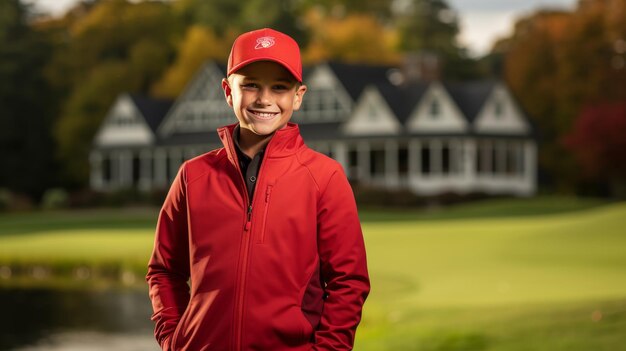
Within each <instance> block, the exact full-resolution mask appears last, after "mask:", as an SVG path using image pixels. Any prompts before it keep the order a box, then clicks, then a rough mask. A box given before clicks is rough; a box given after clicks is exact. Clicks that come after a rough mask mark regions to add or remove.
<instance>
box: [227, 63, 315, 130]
mask: <svg viewBox="0 0 626 351" xmlns="http://www.w3.org/2000/svg"><path fill="white" fill-rule="evenodd" d="M222 88H223V89H224V94H225V95H226V101H227V102H228V105H230V106H231V107H232V108H233V110H234V111H235V115H236V116H237V119H238V120H239V125H240V128H245V129H249V130H250V131H252V132H253V133H255V134H257V135H270V134H272V133H274V132H275V131H276V130H278V129H281V128H282V127H284V126H285V125H286V124H287V122H289V119H290V118H291V115H292V114H293V111H294V110H298V109H299V108H300V105H301V104H302V97H303V96H304V93H305V92H306V86H304V85H299V84H297V81H296V80H295V78H293V76H292V75H291V74H290V73H289V71H287V70H286V69H285V68H284V67H283V66H281V65H280V64H278V63H275V62H271V61H257V62H253V63H251V64H249V65H247V66H245V67H243V68H242V69H240V70H238V71H237V72H235V73H233V74H231V75H230V76H229V77H228V79H224V80H222Z"/></svg>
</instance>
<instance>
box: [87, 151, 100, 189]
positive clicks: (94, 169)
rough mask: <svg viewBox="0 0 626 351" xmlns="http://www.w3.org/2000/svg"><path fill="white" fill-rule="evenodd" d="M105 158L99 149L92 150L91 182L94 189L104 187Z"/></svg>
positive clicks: (90, 162)
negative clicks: (103, 162)
mask: <svg viewBox="0 0 626 351" xmlns="http://www.w3.org/2000/svg"><path fill="white" fill-rule="evenodd" d="M102 161H103V158H102V153H100V152H98V151H92V152H91V153H90V154H89V164H90V172H89V184H90V186H91V188H92V189H94V190H102V189H103V188H104V176H103V174H102V172H103V169H102V168H103V164H102Z"/></svg>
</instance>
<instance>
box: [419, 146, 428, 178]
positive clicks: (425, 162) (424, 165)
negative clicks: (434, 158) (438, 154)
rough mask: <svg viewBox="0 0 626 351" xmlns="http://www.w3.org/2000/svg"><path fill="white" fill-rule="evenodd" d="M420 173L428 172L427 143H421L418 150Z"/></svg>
mask: <svg viewBox="0 0 626 351" xmlns="http://www.w3.org/2000/svg"><path fill="white" fill-rule="evenodd" d="M420 155H421V166H422V174H430V172H431V168H430V146H429V145H428V144H422V149H421V151H420Z"/></svg>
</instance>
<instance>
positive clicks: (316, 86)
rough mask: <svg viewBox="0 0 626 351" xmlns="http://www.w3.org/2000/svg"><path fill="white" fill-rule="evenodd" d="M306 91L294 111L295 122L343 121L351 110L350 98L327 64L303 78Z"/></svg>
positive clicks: (293, 118)
mask: <svg viewBox="0 0 626 351" xmlns="http://www.w3.org/2000/svg"><path fill="white" fill-rule="evenodd" d="M305 84H306V86H307V92H306V94H305V95H304V99H303V100H302V105H301V106H300V110H298V111H294V114H293V117H292V121H293V122H296V123H309V122H332V121H343V120H345V119H347V118H348V116H349V115H350V111H351V110H352V99H351V98H350V96H349V95H348V93H347V92H346V91H345V89H344V87H343V86H342V84H341V82H340V81H339V80H338V79H337V77H336V76H335V74H334V73H333V71H332V70H331V69H330V68H329V67H328V65H320V66H318V67H316V68H315V69H314V70H313V72H311V73H310V74H309V75H308V76H307V77H306V78H305Z"/></svg>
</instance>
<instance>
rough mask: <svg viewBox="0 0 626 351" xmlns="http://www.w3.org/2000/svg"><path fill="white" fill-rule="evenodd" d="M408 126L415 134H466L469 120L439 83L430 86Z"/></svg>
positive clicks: (410, 118)
mask: <svg viewBox="0 0 626 351" xmlns="http://www.w3.org/2000/svg"><path fill="white" fill-rule="evenodd" d="M406 126H407V128H408V130H409V131H410V132H413V133H430V132H432V133H441V132H444V133H450V132H452V133H465V132H467V130H468V122H467V119H466V118H465V117H464V116H463V113H462V112H461V110H460V109H459V108H458V106H457V105H456V104H455V103H454V101H453V100H452V98H451V97H450V95H449V94H448V92H447V91H446V89H445V88H444V87H443V85H441V84H440V83H438V82H433V83H431V84H430V85H429V87H428V88H427V90H426V92H425V93H424V94H423V95H422V98H421V100H420V101H419V103H418V104H417V106H416V108H415V110H413V112H412V113H411V115H410V116H409V118H408V120H407V123H406Z"/></svg>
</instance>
